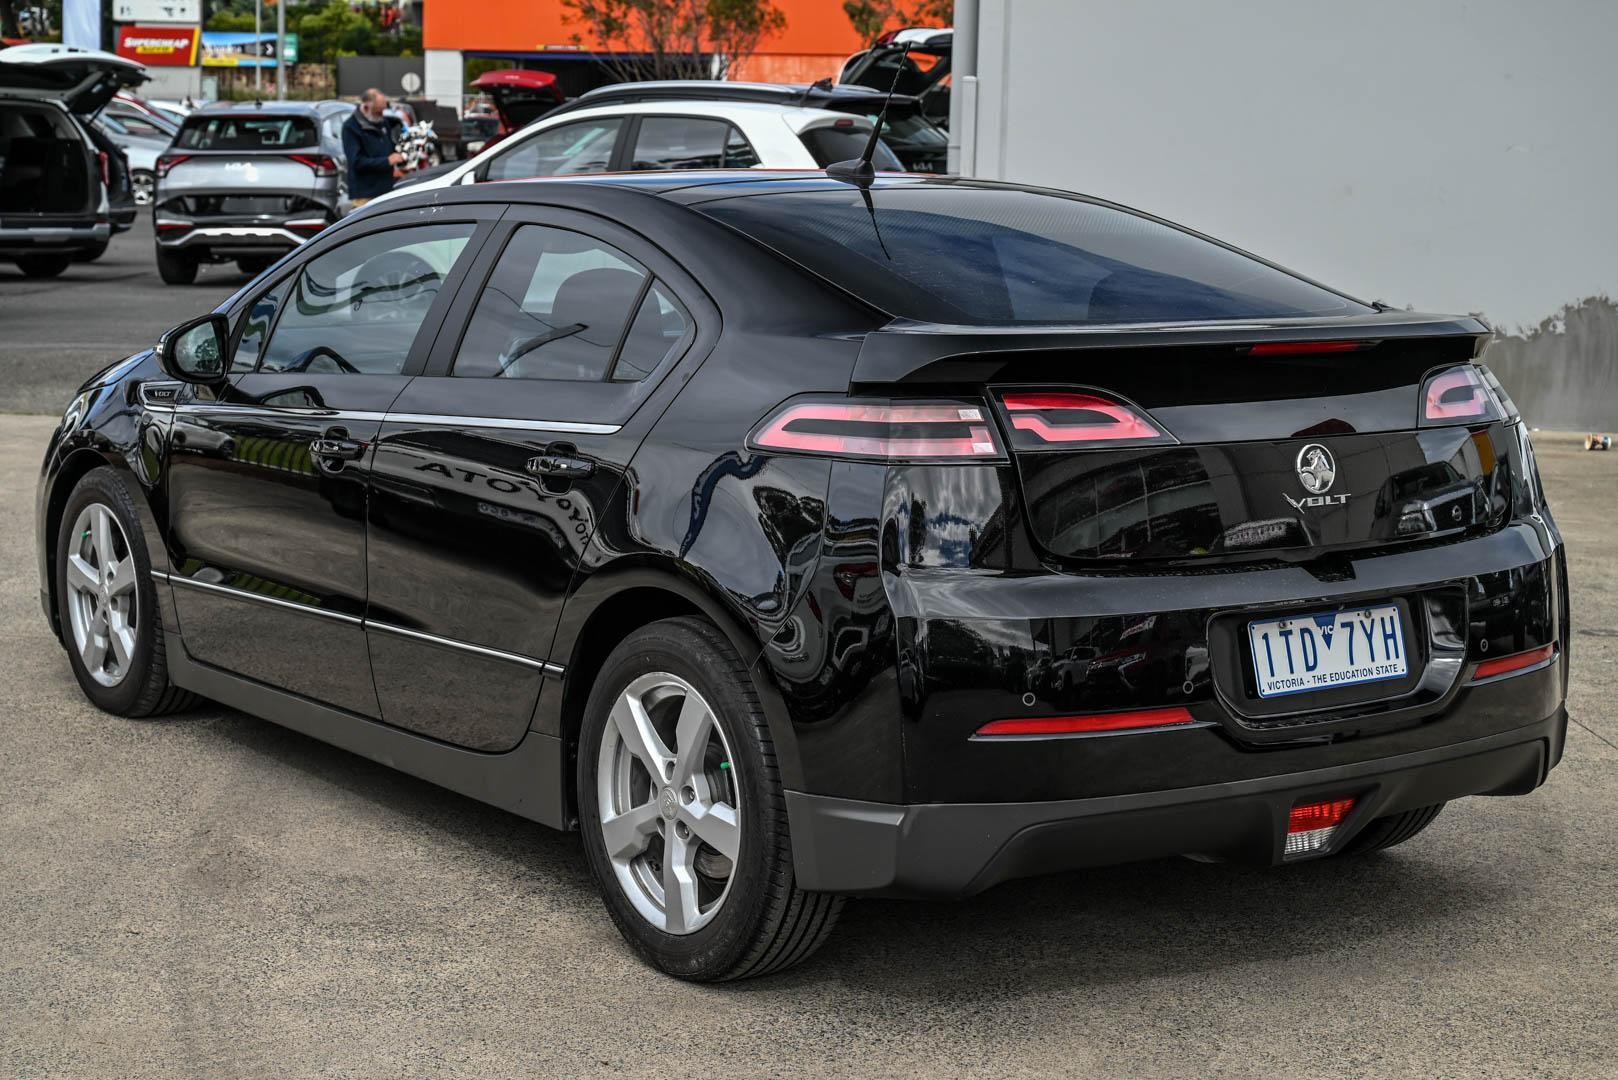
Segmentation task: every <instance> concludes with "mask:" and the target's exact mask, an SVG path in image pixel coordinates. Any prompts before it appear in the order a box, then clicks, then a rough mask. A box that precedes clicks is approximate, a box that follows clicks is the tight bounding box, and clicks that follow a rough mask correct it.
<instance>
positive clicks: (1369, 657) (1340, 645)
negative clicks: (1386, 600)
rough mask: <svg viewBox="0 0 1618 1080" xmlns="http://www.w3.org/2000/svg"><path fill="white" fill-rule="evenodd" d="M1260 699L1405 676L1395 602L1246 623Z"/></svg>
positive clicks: (1403, 643) (1401, 628)
mask: <svg viewBox="0 0 1618 1080" xmlns="http://www.w3.org/2000/svg"><path fill="white" fill-rule="evenodd" d="M1247 639H1248V641H1249V642H1250V643H1251V644H1252V647H1253V672H1254V674H1255V675H1257V677H1258V696H1259V697H1261V698H1271V697H1281V696H1283V695H1285V694H1301V693H1305V692H1306V691H1309V690H1331V689H1333V688H1335V687H1339V686H1357V685H1360V684H1362V683H1373V682H1382V681H1384V680H1387V679H1399V678H1403V677H1404V676H1405V675H1406V674H1408V673H1409V670H1410V668H1409V666H1408V665H1407V664H1406V661H1405V641H1404V625H1403V624H1402V623H1401V622H1400V621H1399V609H1398V608H1397V607H1396V606H1394V605H1393V604H1384V605H1381V606H1379V607H1370V608H1359V609H1352V610H1345V611H1327V612H1321V613H1319V614H1314V615H1297V616H1293V617H1291V618H1286V619H1268V620H1265V621H1263V622H1250V623H1248V624H1247Z"/></svg>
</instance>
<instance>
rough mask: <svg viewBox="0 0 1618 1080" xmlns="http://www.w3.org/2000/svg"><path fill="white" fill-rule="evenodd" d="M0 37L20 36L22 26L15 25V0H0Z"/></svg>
mask: <svg viewBox="0 0 1618 1080" xmlns="http://www.w3.org/2000/svg"><path fill="white" fill-rule="evenodd" d="M0 37H8V38H14V37H22V27H21V26H19V25H17V4H16V0H0Z"/></svg>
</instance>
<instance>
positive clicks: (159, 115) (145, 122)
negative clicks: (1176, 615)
mask: <svg viewBox="0 0 1618 1080" xmlns="http://www.w3.org/2000/svg"><path fill="white" fill-rule="evenodd" d="M101 115H102V116H108V115H110V116H113V117H114V118H116V119H118V120H119V121H121V122H122V123H123V125H124V126H125V127H127V128H128V129H129V130H130V131H131V132H132V133H134V134H136V135H143V136H145V137H147V138H169V139H172V138H174V136H175V135H176V134H177V133H178V132H179V130H180V122H181V121H182V120H184V119H185V116H184V115H183V114H179V115H177V114H173V113H170V112H167V111H165V110H163V109H161V108H159V107H158V106H157V105H156V104H154V103H153V102H150V101H147V100H146V99H145V98H143V97H140V96H139V95H137V94H132V93H130V92H129V91H127V90H125V91H120V92H119V93H118V95H117V96H116V97H114V98H113V99H112V100H111V101H110V102H108V103H107V107H106V108H105V109H103V110H102V112H101Z"/></svg>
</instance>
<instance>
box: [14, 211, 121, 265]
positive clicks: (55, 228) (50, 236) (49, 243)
mask: <svg viewBox="0 0 1618 1080" xmlns="http://www.w3.org/2000/svg"><path fill="white" fill-rule="evenodd" d="M111 237H112V225H111V223H110V222H107V221H96V220H95V219H93V218H86V219H85V220H84V221H83V222H74V223H72V224H58V225H40V226H26V225H25V226H0V256H13V255H44V254H49V253H51V252H55V251H59V252H68V251H80V250H82V249H84V248H87V247H94V246H95V245H97V244H104V243H106V242H107V241H108V240H109V239H111Z"/></svg>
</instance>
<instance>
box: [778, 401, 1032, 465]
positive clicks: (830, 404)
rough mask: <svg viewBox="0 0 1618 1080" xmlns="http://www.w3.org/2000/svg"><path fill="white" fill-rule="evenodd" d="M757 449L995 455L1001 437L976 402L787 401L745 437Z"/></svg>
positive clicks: (896, 457)
mask: <svg viewBox="0 0 1618 1080" xmlns="http://www.w3.org/2000/svg"><path fill="white" fill-rule="evenodd" d="M747 441H748V445H750V446H752V447H755V448H756V449H760V450H784V451H790V452H793V453H799V454H823V455H827V456H830V457H842V458H861V459H864V460H870V461H913V462H925V461H944V462H957V461H997V460H1003V459H1004V457H1005V454H1004V452H1003V451H1002V450H1001V448H1000V440H999V438H997V437H996V435H995V432H994V425H993V424H992V423H991V422H990V420H989V414H988V411H987V410H986V409H985V408H984V406H983V404H982V403H981V402H969V401H948V402H945V401H929V402H895V401H852V400H849V399H847V398H840V399H836V400H818V401H796V402H789V403H787V404H786V405H784V406H782V407H781V408H780V409H778V410H776V411H775V412H774V413H773V414H771V415H770V416H769V417H768V418H767V419H766V420H765V421H764V422H763V423H762V424H760V425H759V426H758V428H757V429H756V430H755V431H754V432H753V434H752V435H751V436H749V438H748V440H747Z"/></svg>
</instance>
